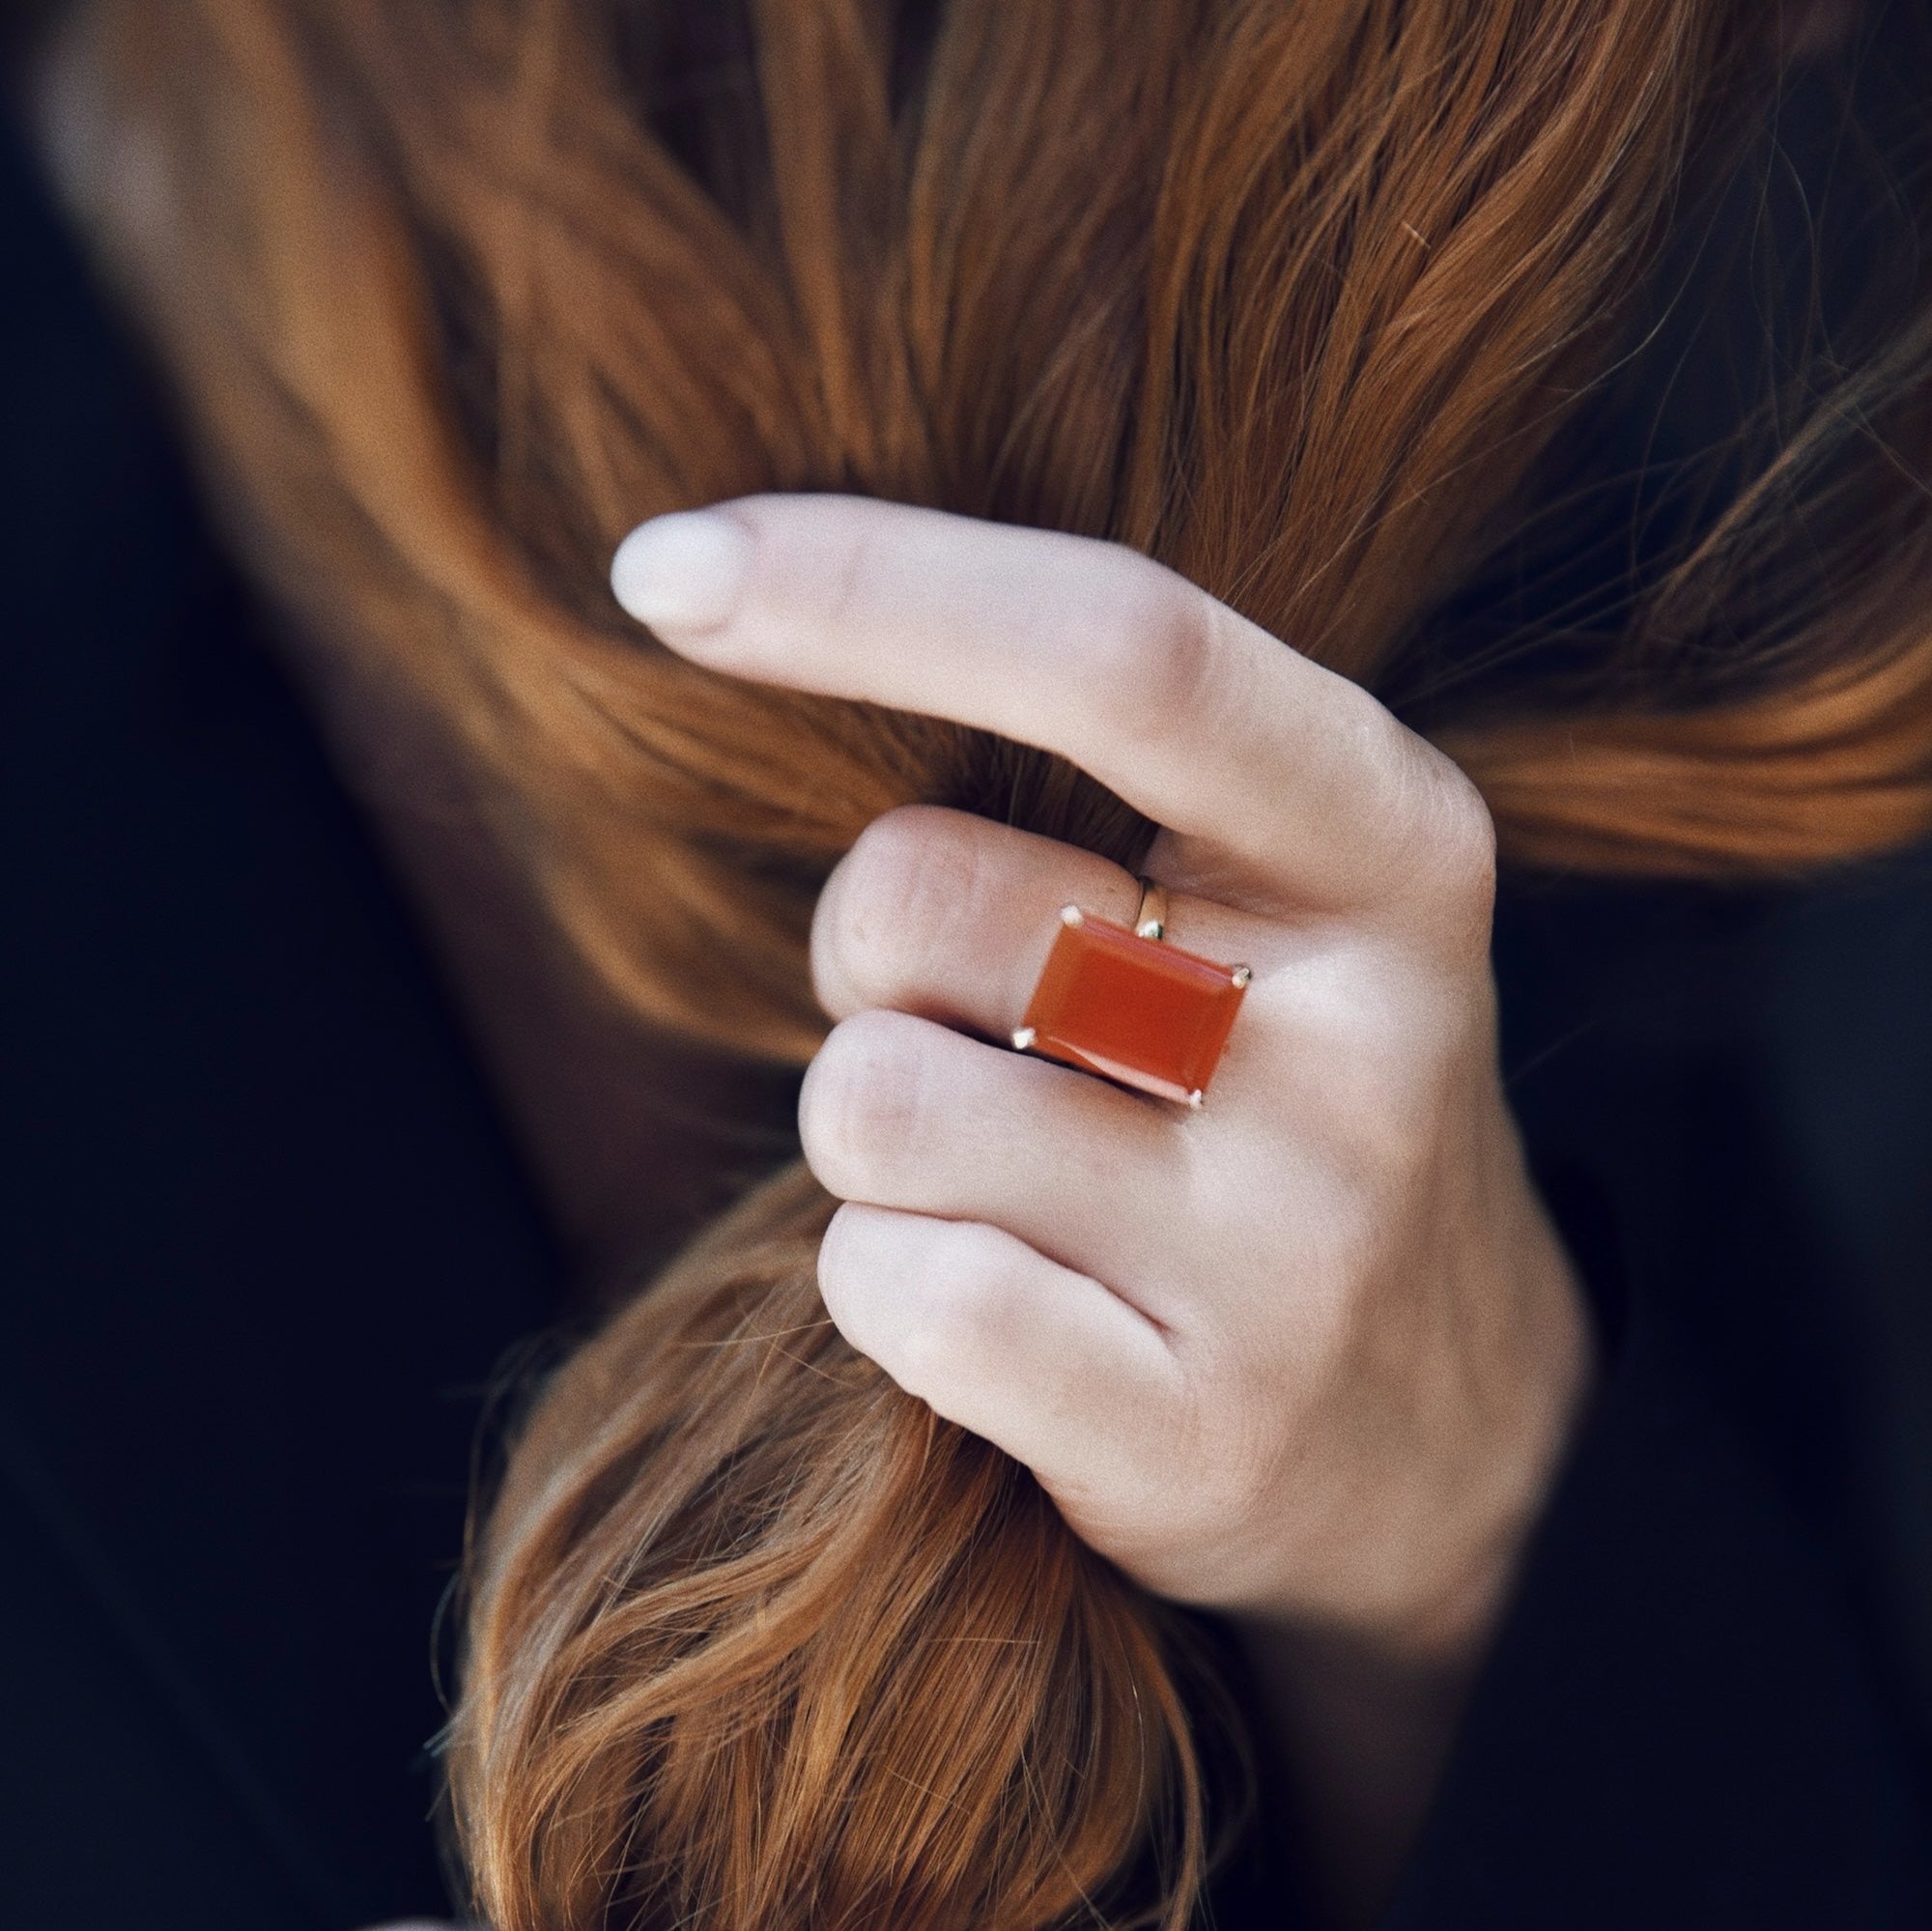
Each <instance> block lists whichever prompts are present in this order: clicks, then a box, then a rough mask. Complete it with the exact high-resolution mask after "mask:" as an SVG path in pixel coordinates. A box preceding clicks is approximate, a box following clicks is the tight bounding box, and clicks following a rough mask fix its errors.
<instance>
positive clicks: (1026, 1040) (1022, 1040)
mask: <svg viewBox="0 0 1932 1931" xmlns="http://www.w3.org/2000/svg"><path fill="white" fill-rule="evenodd" d="M1037 1037H1038V1034H1037V1033H1036V1032H1035V1031H1034V1029H1033V1028H1032V1027H1031V1026H1022V1027H1020V1028H1019V1030H1018V1031H1017V1032H1015V1033H1014V1035H1013V1050H1014V1051H1015V1052H1019V1053H1023V1052H1025V1051H1026V1049H1027V1048H1028V1047H1029V1046H1031V1045H1032V1044H1033V1042H1034V1041H1035V1039H1037Z"/></svg>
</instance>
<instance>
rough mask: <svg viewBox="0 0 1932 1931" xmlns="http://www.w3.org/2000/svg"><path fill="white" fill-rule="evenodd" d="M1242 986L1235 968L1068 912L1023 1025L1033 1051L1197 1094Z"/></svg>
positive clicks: (1169, 1091)
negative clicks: (1027, 1029)
mask: <svg viewBox="0 0 1932 1931" xmlns="http://www.w3.org/2000/svg"><path fill="white" fill-rule="evenodd" d="M1245 985H1246V980H1245V975H1237V974H1236V969H1235V968H1234V967H1233V966H1224V965H1216V964H1215V963H1214V962H1213V961H1212V960H1211V959H1204V958H1197V957H1196V956H1195V954H1194V953H1192V952H1183V951H1180V949H1179V947H1178V946H1172V945H1168V944H1167V943H1165V942H1164V941H1162V940H1159V939H1143V938H1140V937H1139V936H1137V935H1136V934H1135V933H1134V932H1132V931H1130V930H1129V929H1128V928H1127V927H1126V926H1125V925H1116V924H1114V923H1112V922H1111V921H1109V920H1106V919H1094V918H1091V917H1087V916H1084V915H1083V916H1081V917H1080V918H1079V919H1078V920H1077V921H1075V920H1074V919H1072V918H1070V917H1069V918H1068V919H1067V920H1066V921H1065V923H1063V924H1062V925H1061V928H1060V931H1059V933H1058V935H1057V936H1056V937H1055V939H1054V942H1053V950H1052V951H1050V952H1049V953H1048V954H1047V957H1046V965H1045V967H1044V969H1043V970H1042V971H1041V973H1040V976H1039V983H1038V984H1037V985H1036V986H1035V987H1034V993H1033V1001H1032V1003H1031V1004H1030V1005H1029V1006H1028V1008H1027V1012H1026V1019H1025V1022H1024V1023H1025V1025H1026V1027H1028V1028H1029V1029H1031V1031H1032V1033H1033V1039H1032V1042H1031V1045H1032V1050H1033V1051H1034V1052H1036V1053H1044V1054H1045V1055H1046V1057H1047V1058H1048V1059H1053V1060H1060V1061H1063V1062H1065V1064H1066V1065H1071V1066H1080V1067H1082V1068H1083V1069H1084V1070H1086V1071H1088V1072H1094V1073H1101V1074H1104V1075H1105V1077H1107V1078H1108V1079H1111V1080H1118V1081H1119V1082H1120V1083H1121V1084H1122V1086H1130V1087H1135V1088H1137V1089H1138V1090H1139V1091H1141V1092H1142V1093H1155V1094H1158V1095H1159V1096H1160V1097H1161V1098H1163V1099H1178V1100H1183V1101H1191V1100H1193V1099H1194V1098H1195V1097H1196V1096H1197V1095H1198V1094H1200V1093H1205V1092H1206V1091H1207V1087H1208V1081H1209V1080H1210V1079H1212V1078H1213V1076H1214V1067H1215V1065H1216V1064H1217V1063H1218V1062H1219V1060H1220V1058H1221V1048H1222V1047H1223V1046H1225V1045H1226V1044H1227V1042H1228V1030H1229V1028H1230V1027H1232V1026H1233V1025H1234V1023H1235V1014H1236V1011H1237V1010H1238V1009H1239V1007H1240V1004H1241V995H1242V992H1243V991H1244V990H1245Z"/></svg>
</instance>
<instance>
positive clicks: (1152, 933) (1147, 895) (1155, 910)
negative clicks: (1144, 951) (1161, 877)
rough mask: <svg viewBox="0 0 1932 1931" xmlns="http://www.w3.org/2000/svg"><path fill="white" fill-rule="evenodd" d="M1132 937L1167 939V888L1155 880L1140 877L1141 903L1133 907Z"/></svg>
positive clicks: (1144, 876) (1145, 876) (1144, 875)
mask: <svg viewBox="0 0 1932 1931" xmlns="http://www.w3.org/2000/svg"><path fill="white" fill-rule="evenodd" d="M1133 931H1134V937H1135V938H1137V939H1164V938H1166V937H1167V887H1166V886H1164V885H1162V884H1160V883H1159V882H1158V881H1157V880H1155V879H1151V878H1149V877H1148V876H1147V875H1146V874H1145V873H1143V874H1142V876H1141V902H1140V903H1139V904H1138V905H1136V906H1135V907H1134V925H1133Z"/></svg>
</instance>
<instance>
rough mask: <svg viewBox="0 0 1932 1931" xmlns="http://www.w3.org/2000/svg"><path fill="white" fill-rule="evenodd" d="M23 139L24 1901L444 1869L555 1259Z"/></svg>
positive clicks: (12, 702) (358, 1881)
mask: <svg viewBox="0 0 1932 1931" xmlns="http://www.w3.org/2000/svg"><path fill="white" fill-rule="evenodd" d="M0 170H4V174H0V260H4V261H5V262H6V263H7V265H8V282H7V291H8V292H7V297H6V301H5V306H4V310H0V330H4V334H0V383H4V391H5V398H6V401H5V410H4V421H5V425H6V427H5V442H4V450H0V528H4V531H5V541H6V586H7V588H6V604H7V610H8V619H7V622H6V625H5V645H4V649H0V785H4V793H0V799H4V803H0V822H4V827H5V830H4V839H5V843H4V849H0V867H4V869H0V906H4V907H5V914H4V916H5V919H6V922H7V935H6V941H5V947H4V957H0V1065H4V1067H5V1074H4V1093H5V1105H6V1112H7V1119H8V1125H9V1129H10V1130H9V1134H8V1145H9V1151H8V1154H7V1165H6V1170H5V1172H6V1179H5V1184H4V1218H3V1219H0V1576H4V1577H5V1586H4V1588H0V1926H4V1927H6V1931H70V1927H71V1931H103V1927H111V1926H114V1925H116V1924H118V1923H126V1924H128V1925H129V1926H132V1925H136V1924H138V1925H140V1926H142V1927H153V1928H154V1931H160V1927H169V1926H174V1925H180V1926H183V1927H188V1926H194V1927H197V1931H225V1928H226V1927H229V1926H235V1927H241V1926H244V1925H245V1926H250V1927H265V1931H266V1927H271V1926H275V1927H279V1926H288V1927H298V1926H302V1927H306V1926H317V1927H335V1926H341V1925H345V1924H349V1923H353V1922H355V1921H357V1920H358V1919H366V1918H372V1917H376V1916H378V1915H379V1914H384V1913H397V1912H401V1911H404V1910H408V1909H432V1908H440V1906H441V1903H442V1888H441V1886H440V1877H439V1870H438V1862H437V1857H436V1851H435V1845H434V1841H433V1837H432V1833H431V1832H430V1830H429V1828H428V1825H427V1823H426V1821H425V1820H426V1818H427V1815H428V1812H429V1809H430V1804H431V1801H432V1796H433V1790H434V1783H433V1779H432V1776H431V1775H430V1767H429V1764H428V1762H427V1760H426V1756H425V1746H427V1744H428V1743H429V1741H430V1739H431V1737H432V1735H433V1734H434V1732H435V1730H436V1728H437V1726H438V1724H439V1722H440V1707H439V1704H438V1701H437V1698H436V1695H435V1692H434V1689H433V1685H432V1680H431V1671H430V1655H431V1627H432V1621H433V1618H434V1615H435V1611H436V1607H437V1604H438V1601H439V1598H440V1594H441V1592H442V1590H443V1588H444V1586H445V1584H446V1583H447V1581H448V1579H449V1576H450V1574H451V1571H452V1568H453V1564H454V1559H455V1557H456V1555H457V1553H458V1551H459V1549H460V1547H461V1537H462V1527H463V1507H464V1495H465V1490H466V1487H467V1478H468V1464H469V1452H470V1443H471V1440H472V1437H473V1435H474V1434H475V1430H476V1421H477V1414H478V1408H479V1401H480V1398H481V1395H482V1393H483V1391H484V1390H485V1388H486V1387H487V1386H488V1385H489V1383H490V1381H491V1379H492V1377H493V1375H494V1373H495V1371H496V1368H497V1363H498V1361H499V1359H500V1358H501V1357H502V1355H503V1353H504V1351H505V1349H508V1348H509V1347H510V1346H512V1345H513V1344H514V1343H515V1342H516V1341H517V1340H518V1339H519V1338H520V1337H522V1336H525V1335H527V1334H529V1333H531V1332H533V1331H534V1330H536V1329H537V1328H538V1327H540V1326H541V1324H542V1323H543V1322H545V1321H546V1320H548V1319H549V1318H550V1317H551V1316H552V1314H553V1313H554V1305H555V1294H554V1290H555V1285H556V1278H555V1272H556V1270H555V1267H554V1262H553V1260H552V1258H551V1254H550V1250H549V1244H548V1241H547V1237H546V1235H545V1232H544V1229H543V1227H542V1224H541V1221H540V1218H539V1215H538V1213H537V1211H536V1209H535V1207H534V1206H533V1203H532V1200H531V1197H530V1193H529V1189H528V1187H527V1184H526V1180H525V1178H524V1177H523V1175H522V1174H521V1172H520V1171H519V1169H518V1166H517V1164H516V1162H515V1161H514V1159H513V1158H512V1157H511V1155H510V1152H509V1150H508V1149H507V1147H506V1146H505V1143H504V1139H503V1135H502V1133H501V1130H500V1128H499V1126H498V1124H497V1121H496V1119H495V1117H494V1116H493V1113H492V1111H491V1108H490V1105H489V1103H488V1101H487V1099H486V1097H485V1094H484V1093H483V1091H482V1090H481V1088H480V1086H479V1083H478V1079H477V1075H476V1073H475V1071H474V1069H473V1067H472V1065H470V1063H469V1058H468V1056H467V1054H466V1051H465V1048H464V1046H463V1044H462V1042H461V1040H460V1039H459V1038H458V1036H457V1035H456V1032H455V1030H454V1028H453V1026H452V1024H451V1022H450V1020H449V1018H448V1016H447V1012H446V1009H445V1004H444V1001H443V998H442V996H441V994H440V990H439V988H438V986H437V985H436V983H435V982H434V980H433V977H432V975H431V973H430V971H429V970H428V968H427V965H426V963H425V960H424V958H423V956H422V954H421V951H420V950H419V948H418V945H417V943H416V940H415V938H414V936H413V935H412V931H411V929H410V926H409V923H408V922H407V920H406V918H405V917H404V915H403V913H402V911H401V908H400V906H399V903H398V900H397V898H396V895H395V893H394V892H393V890H392V889H391V886H390V883H389V881H388V879H387V877H386V876H385V874H384V869H383V866H382V865H381V863H380V862H379V860H378V858H377V856H376V854H375V852H374V850H373V849H372V847H371V844H370V842H369V840H368V838H367V837H366V836H365V834H364V831H363V828H362V827H361V825H360V824H359V823H358V822H357V820H356V818H355V815H354V814H353V812H352V811H351V809H349V807H348V805H347V803H346V801H345V800H344V798H343V797H342V796H341V794H340V793H339V792H338V790H337V788H336V785H335V783H334V781H333V780H332V778H331V777H330V774H329V772H328V770H327V766H326V764H325V763H324V761H323V758H322V756H321V753H320V751H319V748H318V746H317V744H316V742H315V740H314V737H313V735H312V734H311V732H310V729H309V727H308V725H307V724H306V722H305V720H304V718H303V716H302V714H301V713H300V711H299V710H298V707H297V705H296V703H295V702H294V700H293V697H292V696H291V694H290V693H289V691H288V690H287V689H286V688H285V687H284V686H283V684H282V683H281V681H280V679H279V678H278V677H277V676H276V675H275V674H274V673H273V672H272V671H271V669H270V667H269V664H268V660H267V659H266V657H265V656H264V655H263V654H262V653H261V652H260V651H259V650H258V649H257V648H255V647H254V646H253V644H252V643H251V642H250V641H249V612H248V610H247V607H246V605H245V603H244V602H243V601H242V600H241V597H240V595H239V593H238V591H237V588H236V586H235V584H234V582H232V581H231V579H230V577H229V575H228V573H227V571H226V569H225V568H224V567H223V566H222V565H221V563H219V562H218V561H217V560H216V557H215V554H214V552H213V550H212V548H211V546H210V545H209V543H208V541H207V538H206V536H205V534H204V532H203V530H202V528H201V526H200V524H199V522H198V520H197V518H196V516H195V513H194V510H193V507H192V503H191V498H190V496H189V492H188V489H187V486H186V483H185V478H184V476H183V473H182V470H181V467H180V463H179V460H178V458H177V456H176V454H175V452H174V450H173V449H172V447H171V446H170V442H169V440H168V439H167V438H166V437H165V436H164V435H163V434H162V433H161V430H160V427H159V425H158V424H157V422H156V416H155V409H154V405H153V403H152V402H151V400H150V398H149V393H148V387H147V384H146V383H144V382H142V381H141V380H140V379H139V376H138V374H137V372H136V371H135V370H134V369H133V368H132V367H131V366H130V364H129V362H128V359H127V357H126V355H124V353H123V352H122V349H121V346H120V345H119V343H118V342H117V341H116V340H115V338H114V337H113V335H112V334H111V332H110V331H109V330H108V329H107V327H106V326H105V325H104V324H103V322H102V321H101V319H100V315H99V310H98V308H97V306H96V304H95V303H94V301H93V300H92V299H91V298H90V296H89V294H88V291H87V289H86V287H85V285H84V283H83V282H82V280H81V279H80V276H79V270H78V268H77V265H76V263H75V262H74V260H73V259H72V257H71V253H70V252H69V250H68V248H67V245H66V244H65V242H64V241H63V240H62V238H61V236H60V235H59V234H58V233H57V231H56V230H55V229H54V227H53V226H52V224H51V222H50V220H49V218H48V217H47V215H46V214H45V213H44V211H43V208H42V207H41V205H40V204H39V203H38V201H37V200H36V199H35V198H34V196H33V194H32V192H31V189H30V185H29V183H28V180H27V178H26V175H25V172H24V170H23V168H22V165H21V162H20V158H19V156H18V155H17V153H15V152H13V151H11V150H10V151H8V153H7V154H6V156H5V159H4V161H0Z"/></svg>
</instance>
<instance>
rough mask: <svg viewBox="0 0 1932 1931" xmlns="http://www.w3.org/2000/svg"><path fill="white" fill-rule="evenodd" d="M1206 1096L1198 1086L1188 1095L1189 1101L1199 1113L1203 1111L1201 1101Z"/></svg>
mask: <svg viewBox="0 0 1932 1931" xmlns="http://www.w3.org/2000/svg"><path fill="white" fill-rule="evenodd" d="M1205 1097H1206V1095H1205V1094H1204V1093H1202V1091H1201V1089H1200V1088H1199V1087H1198V1086H1197V1087H1196V1088H1195V1089H1194V1091H1193V1092H1192V1093H1189V1094H1188V1095H1187V1103H1188V1105H1189V1106H1191V1107H1192V1108H1193V1109H1194V1110H1195V1112H1196V1113H1199V1112H1200V1111H1201V1102H1202V1100H1203V1099H1204V1098H1205Z"/></svg>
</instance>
